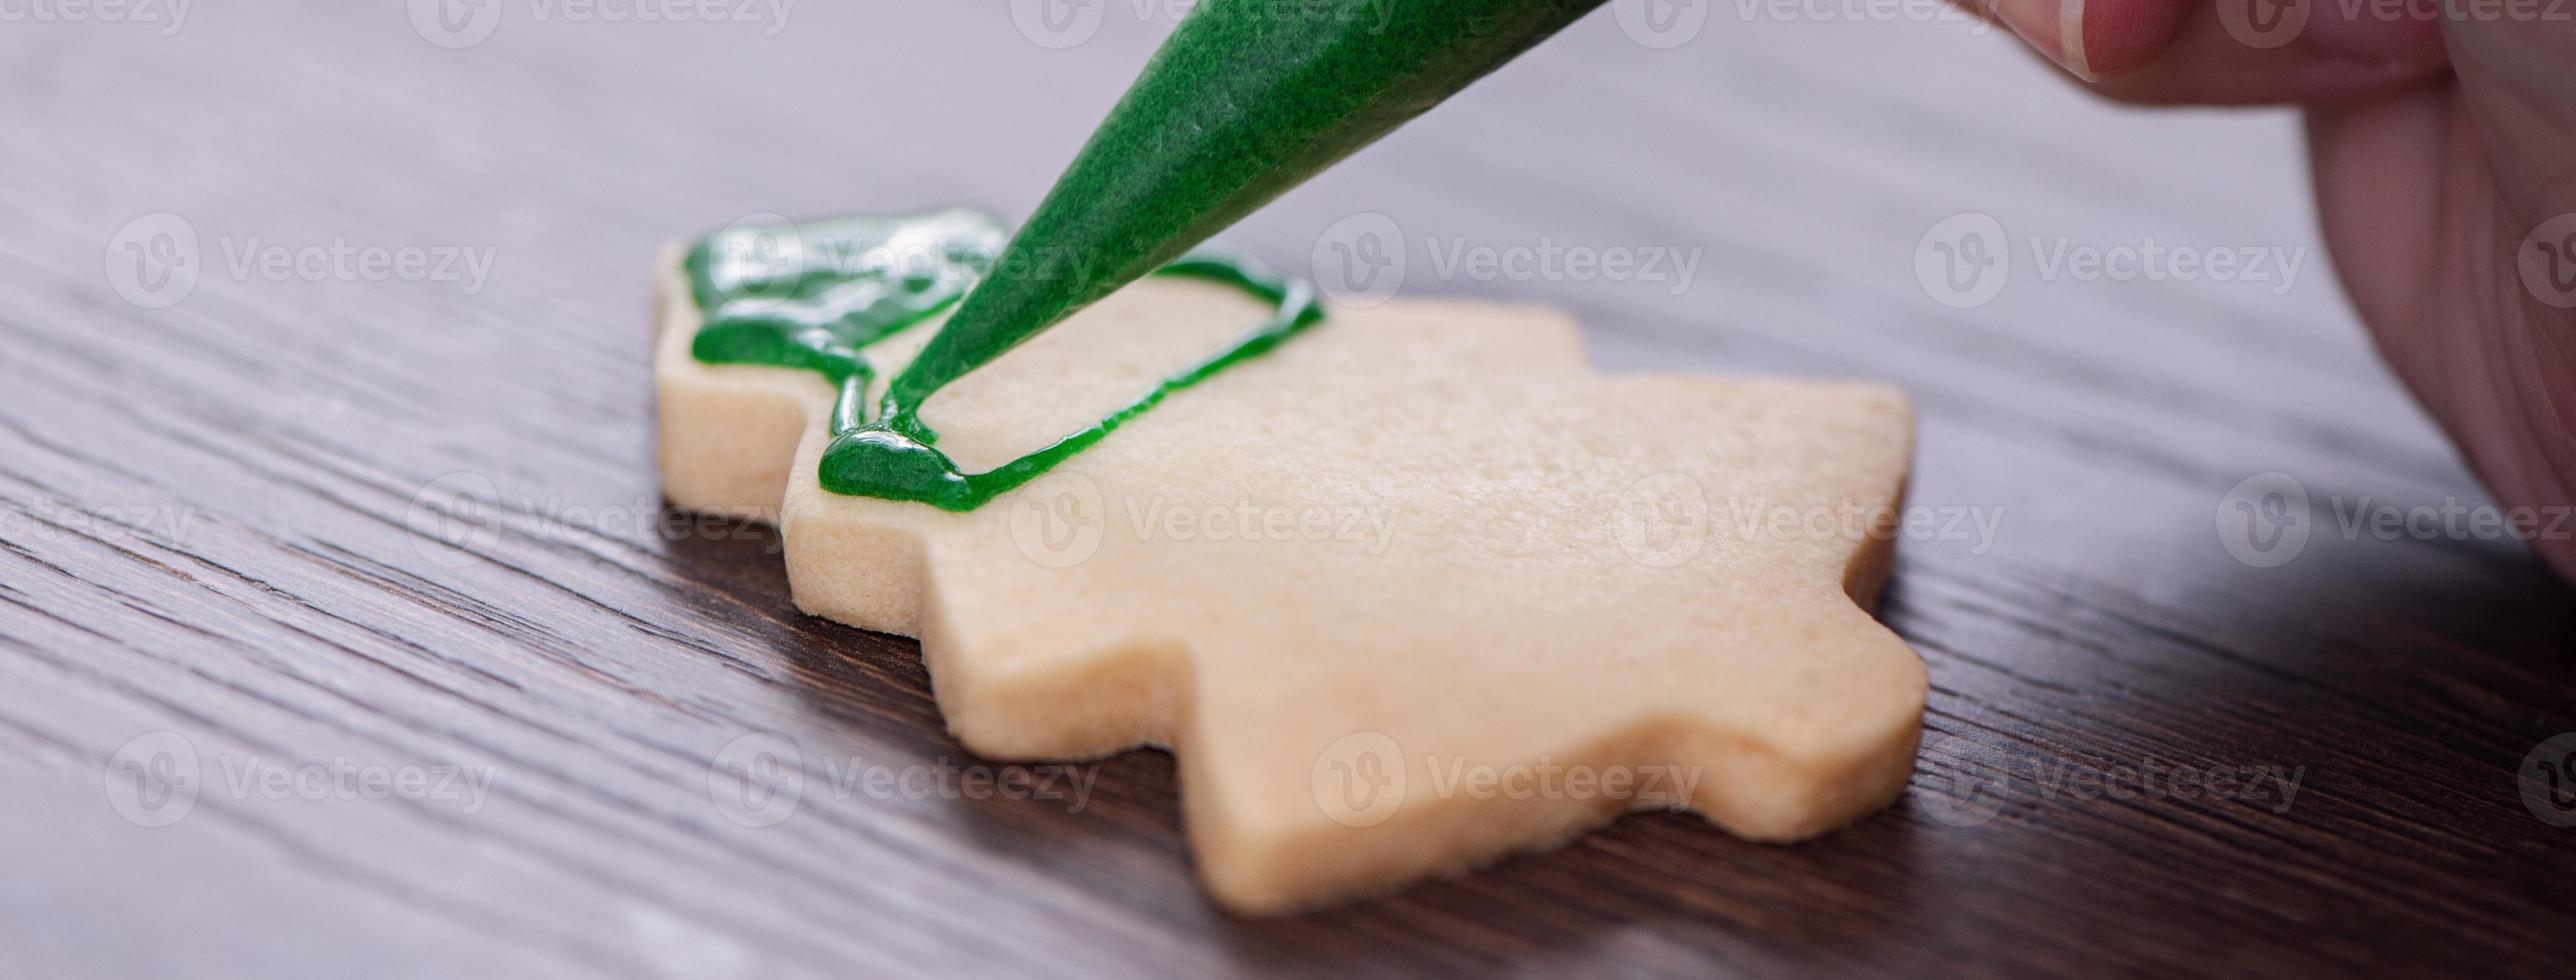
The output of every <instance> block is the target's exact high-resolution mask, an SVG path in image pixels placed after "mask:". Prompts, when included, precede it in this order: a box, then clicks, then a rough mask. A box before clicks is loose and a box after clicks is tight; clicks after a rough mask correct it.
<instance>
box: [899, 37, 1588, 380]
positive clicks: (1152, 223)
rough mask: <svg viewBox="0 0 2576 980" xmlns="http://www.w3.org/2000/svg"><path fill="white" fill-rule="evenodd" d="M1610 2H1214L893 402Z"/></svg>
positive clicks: (1131, 96)
mask: <svg viewBox="0 0 2576 980" xmlns="http://www.w3.org/2000/svg"><path fill="white" fill-rule="evenodd" d="M1601 3H1602V0H1309V2H1300V3H1278V2H1275V0H1205V2H1202V3H1200V4H1199V5H1198V6H1197V7H1196V9H1194V10H1193V11H1192V12H1191V13H1190V15H1189V16H1188V17H1186V18H1184V19H1183V20H1182V21H1181V24H1180V26H1179V27H1178V28H1177V29H1175V30H1174V31H1173V33H1172V36H1171V38H1170V39H1168V40H1166V41H1165V42H1164V43H1163V46H1162V48H1161V50H1159V51H1156V52H1155V54H1154V57H1153V60H1151V61H1150V62H1148V63H1147V64H1146V66H1145V70H1144V72H1143V73H1142V74H1140V75H1139V76H1137V79H1136V82H1135V84H1134V85H1132V86H1130V87H1129V88H1128V90H1127V94H1126V95H1125V96H1124V97H1122V98H1120V99H1119V101H1118V105H1117V107H1116V108H1114V109H1112V110H1110V113H1109V117H1108V119H1107V120H1105V121H1103V122H1102V123H1101V125H1100V128H1099V129H1098V130H1097V131H1096V132H1094V133H1093V134H1092V137H1091V140H1090V142H1089V143H1087V144H1085V145H1084V146H1083V148H1082V152H1081V153H1079V154H1078V155H1076V156H1075V157H1074V160H1073V163H1072V164H1071V165H1070V166H1068V167H1067V168H1066V169H1065V172H1064V175H1063V176H1061V177H1059V178H1057V180H1056V184H1055V187H1054V189H1053V190H1050V191H1048V192H1047V196H1046V199H1045V200H1044V201H1042V202H1041V203H1040V204H1039V205H1038V209H1037V213H1036V214H1034V215H1032V216H1031V217H1030V218H1029V221H1028V223H1027V224H1025V225H1023V226H1021V228H1020V231H1019V233H1018V234H1017V235H1015V236H1013V238H1012V239H1011V241H1010V244H1009V245H1008V246H1007V247H1006V248H1005V249H1004V250H1003V252H1002V255H1001V257H1000V259H999V261H997V262H996V263H995V266H994V269H993V272H992V274H991V275H990V277H989V278H987V279H986V280H985V281H984V282H983V284H982V285H980V286H979V287H977V288H976V289H975V291H974V292H973V293H970V294H969V295H968V296H967V298H966V301H965V303H964V305H963V306H961V307H960V308H959V309H958V311H957V314H956V316H955V317H954V318H952V319H951V320H950V321H949V323H948V325H947V326H946V328H945V329H942V330H941V331H940V332H939V335H938V336H937V337H935V338H933V339H932V340H931V342H930V345H929V346H928V347H927V348H925V349H924V350H923V351H922V354H921V356H920V357H919V358H917V359H916V360H914V361H913V362H912V364H911V366H910V367H908V368H906V369H905V370H904V372H903V373H902V374H901V375H898V376H897V377H896V378H895V379H894V382H893V384H892V385H891V386H890V387H889V388H888V390H887V392H886V398H885V403H886V406H887V412H888V414H889V416H892V417H898V418H900V417H905V416H908V415H909V410H910V409H915V408H918V407H919V406H920V404H921V403H922V401H923V400H925V399H927V398H929V397H930V394H931V393H932V392H934V391H937V390H938V389H939V388H940V387H941V386H943V385H945V384H947V383H948V382H950V381H954V380H956V379H957V378H958V377H960V376H962V375H964V374H966V373H967V372H969V371H972V370H974V369H975V368H976V367H978V366H981V365H983V364H984V363H986V362H988V361H990V360H992V359H993V358H995V357H998V356H1000V355H1001V354H1002V353H1003V352H1004V351H1007V350H1010V349H1011V348H1013V347H1015V346H1018V345H1019V344H1020V343H1021V342H1023V341H1026V340H1028V339H1029V338H1030V337H1032V336H1035V335H1036V334H1037V333H1038V332H1039V331H1042V330H1044V329H1046V328H1048V327H1050V326H1053V325H1055V324H1056V323H1058V322H1060V321H1062V320H1063V319H1064V318H1065V317H1067V316H1070V315H1072V314H1073V313H1074V312H1075V311H1078V310H1080V309H1082V308H1083V307H1086V306H1089V305H1091V304H1092V303H1093V302H1096V301H1098V300H1099V299H1100V298H1102V297H1104V296H1107V295H1109V294H1110V293H1112V292H1115V291H1116V290H1117V289H1118V288H1119V287H1121V286H1124V285H1126V284H1128V283H1130V282H1134V281H1135V280H1136V279H1138V278H1140V277H1142V276H1144V275H1145V274H1147V273H1149V272H1152V271H1153V270H1155V269H1157V268H1160V267H1161V266H1162V265H1163V264H1164V263H1166V262H1169V261H1171V260H1173V259H1175V258H1178V257H1179V256H1180V255H1181V254H1182V253H1183V252H1185V251H1187V250H1189V249H1190V248H1192V247H1194V246H1196V245H1198V244H1199V243H1201V242H1204V241H1206V240H1207V239H1208V238H1209V237H1210V236H1212V235H1215V234H1216V233H1217V232H1219V231H1223V230H1224V229H1225V228H1227V227H1228V226H1231V225H1233V224H1234V223H1235V222H1236V221H1238V220H1241V219H1242V218H1243V216H1244V215H1247V214H1250V213H1251V212H1252V211H1253V210H1254V209H1256V208H1259V207H1260V206H1262V205H1263V204H1267V203H1269V202H1270V201H1271V200H1272V199H1273V198H1276V197H1278V196H1279V195H1280V194H1283V193H1286V192H1287V191H1288V190H1289V189H1290V188H1293V187H1296V186H1297V185H1299V184H1302V183H1304V182H1305V181H1306V179H1307V178H1309V177H1312V176H1314V175H1315V174H1317V173H1320V172H1322V171H1323V169H1324V168H1326V167H1329V166H1332V165H1333V164H1335V163H1337V162H1340V161H1341V160H1342V158H1344V157H1347V156H1349V155H1351V154H1352V153H1354V152H1357V151H1358V150H1359V149H1360V148H1361V147H1364V146H1367V145H1369V144H1370V143H1373V142H1376V141H1377V139H1378V138H1379V137H1382V136H1385V135H1386V134H1387V133H1389V132H1392V131H1394V129H1395V128H1396V127H1398V126H1401V125H1403V124H1405V123H1406V122H1409V121H1411V120H1412V119H1413V118H1414V117H1415V116H1419V115H1421V114H1422V113H1423V112H1425V111H1427V110H1429V109H1430V108H1431V107H1432V106H1435V105H1438V104H1440V103H1441V102H1442V101H1444V100H1446V99H1448V98H1449V96H1451V95H1454V94H1456V93H1457V92H1458V91H1459V90H1460V89H1463V88H1465V87H1467V85H1468V84H1469V83H1471V82H1474V81H1475V80H1476V79H1479V78H1482V77H1484V76H1485V75H1486V74H1487V73H1489V72H1491V71H1493V70H1494V69H1496V68H1499V67H1501V66H1502V65H1503V63H1504V62H1507V61H1510V60H1512V59H1513V58H1515V57H1517V56H1519V55H1520V54H1521V52H1524V51H1527V50H1529V49H1530V48H1531V47H1532V46H1534V45H1536V44H1538V43H1539V42H1540V41H1543V40H1546V39H1547V38H1548V37H1549V36H1551V35H1554V34H1555V33H1556V32H1557V31H1559V30H1561V29H1563V28H1564V27H1565V26H1566V25H1567V24H1570V23H1572V22H1574V20H1575V19H1576V18H1578V17H1581V16H1583V15H1584V14H1585V13H1587V12H1589V11H1591V10H1592V8H1594V7H1597V6H1600V5H1601Z"/></svg>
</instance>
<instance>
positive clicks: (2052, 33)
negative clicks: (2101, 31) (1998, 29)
mask: <svg viewBox="0 0 2576 980" xmlns="http://www.w3.org/2000/svg"><path fill="white" fill-rule="evenodd" d="M2084 3H2085V0H1995V6H1994V10H1995V16H1996V17H1997V18H1998V19H2000V20H2002V21H2003V22H2004V26H2006V27H2009V28H2012V32H2013V33H2014V34H2015V35H2018V36H2019V37H2020V38H2021V39H2022V40H2023V41H2025V42H2027V43H2029V44H2030V46H2031V47H2032V48H2034V49H2037V50H2038V51H2039V53H2040V55H2041V56H2043V57H2046V58H2047V59H2048V60H2050V61H2052V62H2055V63H2056V65H2057V67H2060V68H2064V69H2066V70H2067V71H2068V72H2070V73H2072V74H2074V75H2075V77H2077V78H2081V79H2083V80H2085V81H2088V82H2094V81H2100V80H2101V79H2100V77H2099V76H2097V75H2095V74H2094V73H2093V62H2092V59H2090V58H2088V57H2086V56H2085V54H2084Z"/></svg>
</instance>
